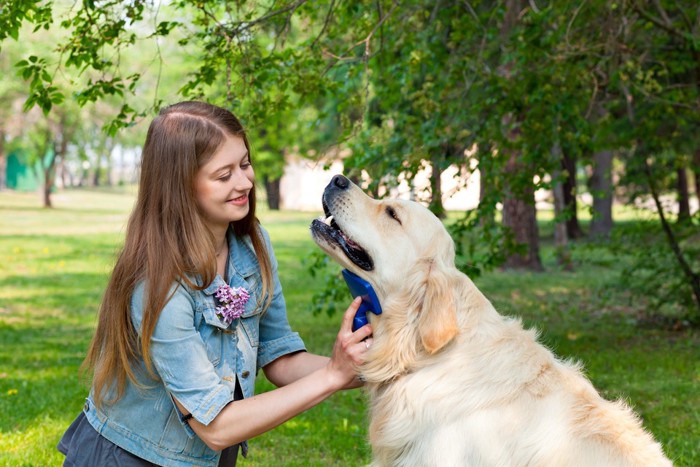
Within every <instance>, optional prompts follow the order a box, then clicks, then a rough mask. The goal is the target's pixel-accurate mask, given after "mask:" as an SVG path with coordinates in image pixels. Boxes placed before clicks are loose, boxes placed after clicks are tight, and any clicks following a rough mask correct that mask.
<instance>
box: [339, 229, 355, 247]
mask: <svg viewBox="0 0 700 467" xmlns="http://www.w3.org/2000/svg"><path fill="white" fill-rule="evenodd" d="M340 235H342V236H343V239H344V240H345V243H347V244H348V246H349V247H351V248H359V245H358V244H357V243H355V242H353V241H352V239H351V238H350V237H348V236H347V235H345V232H343V231H342V230H341V231H340Z"/></svg>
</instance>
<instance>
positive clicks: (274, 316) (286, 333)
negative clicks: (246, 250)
mask: <svg viewBox="0 0 700 467" xmlns="http://www.w3.org/2000/svg"><path fill="white" fill-rule="evenodd" d="M263 237H264V238H265V242H266V246H267V251H268V253H269V255H270V263H271V265H272V279H273V296H272V302H271V303H270V306H269V307H268V309H267V310H266V311H265V313H264V315H263V316H262V319H261V320H260V346H259V348H258V368H262V367H264V366H265V365H267V364H268V363H270V362H272V361H274V360H276V359H278V358H279V357H281V356H283V355H287V354H289V353H293V352H298V351H302V350H306V347H305V345H304V341H303V340H302V339H301V337H299V334H298V333H296V332H294V331H292V328H291V326H290V325H289V321H288V319H287V305H286V303H285V301H284V295H283V293H282V284H281V283H280V280H279V275H278V273H277V258H276V257H275V253H274V251H273V249H272V245H271V243H270V238H269V236H268V234H267V232H266V231H265V230H264V229H263Z"/></svg>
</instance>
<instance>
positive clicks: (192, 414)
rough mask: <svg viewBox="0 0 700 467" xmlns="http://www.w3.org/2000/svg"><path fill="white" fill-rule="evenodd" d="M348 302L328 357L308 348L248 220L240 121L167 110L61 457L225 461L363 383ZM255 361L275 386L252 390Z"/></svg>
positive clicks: (358, 335) (158, 124) (248, 179)
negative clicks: (86, 389)
mask: <svg viewBox="0 0 700 467" xmlns="http://www.w3.org/2000/svg"><path fill="white" fill-rule="evenodd" d="M358 306H359V299H358V300H355V301H353V303H352V304H351V305H350V307H349V308H348V309H347V311H346V312H345V315H344V316H343V320H342V324H341V327H340V331H339V333H338V336H337V338H336V342H335V345H334V348H333V352H332V356H331V357H330V358H327V357H322V356H319V355H314V354H311V353H308V352H306V351H305V348H304V344H303V342H302V340H301V339H300V338H299V336H298V334H296V333H295V332H292V330H291V329H290V326H289V324H288V322H287V316H286V306H285V302H284V297H283V295H282V288H281V285H280V281H279V278H278V276H277V262H276V260H275V256H274V253H273V251H272V247H271V245H270V240H269V237H268V235H267V232H266V231H265V230H264V229H263V228H262V227H261V226H260V224H259V223H258V221H257V219H256V217H255V184H254V174H253V166H252V164H251V157H250V146H249V144H248V140H247V138H246V135H245V132H244V130H243V128H242V126H241V124H240V122H239V121H238V119H237V118H236V117H235V116H234V115H232V114H231V113H230V112H228V111H227V110H224V109H222V108H219V107H216V106H213V105H209V104H206V103H202V102H183V103H179V104H175V105H173V106H170V107H168V108H165V109H163V110H162V111H161V112H160V115H158V116H157V117H156V118H155V119H154V121H153V122H152V123H151V126H150V128H149V130H148V135H147V137H146V142H145V145H144V148H143V157H142V166H141V179H140V184H139V194H138V198H137V201H136V205H135V207H134V210H133V213H132V214H131V218H130V220H129V224H128V227H127V232H126V239H125V244H124V248H123V250H122V252H121V254H120V256H119V258H118V260H117V263H116V265H115V268H114V271H113V273H112V276H111V278H110V281H109V284H108V286H107V289H106V291H105V295H104V298H103V301H102V306H101V308H100V313H99V321H98V325H97V330H96V333H95V336H94V338H93V340H92V344H91V346H90V349H89V352H88V355H87V358H86V360H85V364H84V365H85V368H86V369H87V370H89V371H90V372H91V373H92V389H91V391H90V395H89V397H88V398H87V402H86V403H85V407H84V410H83V412H82V413H81V414H80V415H79V416H78V418H77V419H76V420H75V421H74V422H73V424H72V425H71V426H70V428H69V429H68V430H67V431H66V433H65V434H64V436H63V438H62V439H61V442H60V443H59V450H60V451H61V452H63V453H64V454H66V461H65V464H64V465H68V466H73V465H75V466H96V465H100V466H106V465H130V466H131V465H152V464H156V465H175V466H178V465H181V466H191V465H201V466H217V465H234V464H235V461H236V458H237V454H238V449H239V446H240V447H241V448H242V451H243V454H244V455H245V453H246V451H247V444H246V442H245V440H247V439H249V438H252V437H254V436H256V435H259V434H261V433H263V432H265V431H268V430H270V429H271V428H273V427H275V426H278V425H280V424H282V423H283V422H285V421H286V420H289V419H290V418H292V417H294V416H295V415H297V414H299V413H301V412H303V411H304V410H306V409H309V408H310V407H313V406H314V405H316V404H318V403H320V402H321V401H323V400H324V399H326V398H327V397H329V396H330V395H332V394H333V393H335V392H336V391H338V390H341V389H348V388H354V387H358V386H360V385H361V383H360V382H359V381H358V380H357V378H356V368H357V365H359V364H361V363H362V361H363V358H364V354H365V352H366V351H367V349H368V348H369V345H370V343H371V337H370V336H371V332H372V331H371V328H370V326H365V327H363V328H360V329H358V330H357V331H356V332H354V333H353V332H352V330H351V326H352V318H353V315H354V313H355V311H356V310H357V308H358ZM261 368H262V369H263V371H264V372H265V376H267V378H268V379H269V380H270V381H271V382H272V383H274V384H275V385H276V386H278V389H275V390H273V391H270V392H266V393H263V394H259V395H254V384H255V375H256V373H257V370H258V369H261Z"/></svg>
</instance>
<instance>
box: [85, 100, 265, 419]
mask: <svg viewBox="0 0 700 467" xmlns="http://www.w3.org/2000/svg"><path fill="white" fill-rule="evenodd" d="M225 135H231V136H237V137H240V138H242V139H243V141H244V143H245V146H246V148H247V149H248V153H249V154H250V145H249V144H248V139H247V138H246V134H245V131H244V129H243V126H242V125H241V123H240V121H239V120H238V119H237V118H236V117H235V116H234V115H233V114H232V113H231V112H229V111H227V110H225V109H222V108H220V107H216V106H213V105H210V104H206V103H203V102H181V103H179V104H174V105H172V106H170V107H166V108H164V109H163V110H161V112H160V114H159V115H158V116H157V117H156V118H155V119H154V120H153V122H152V123H151V125H150V127H149V129H148V134H147V136H146V142H145V144H144V147H143V153H142V163H141V177H140V181H139V193H138V196H137V199H136V204H135V206H134V210H133V212H132V213H131V217H130V218H129V223H128V225H127V230H126V238H125V242H124V248H123V249H122V251H121V253H120V254H119V256H118V258H117V262H116V265H115V267H114V271H113V272H112V275H111V277H110V280H109V283H108V285H107V289H106V291H105V294H104V297H103V300H102V305H101V307H100V313H99V320H98V324H97V330H96V332H95V336H94V337H93V339H92V342H91V344H90V348H89V350H88V354H87V357H86V359H85V361H84V362H83V367H82V368H83V370H84V371H87V372H90V371H91V372H92V385H93V397H94V400H95V403H96V404H98V405H100V404H101V403H102V402H107V403H111V402H115V401H117V400H118V399H119V398H120V397H121V396H122V395H123V394H124V389H125V387H126V383H127V378H128V379H129V380H130V381H132V382H133V383H135V384H138V383H137V378H136V373H135V369H136V368H137V366H138V362H139V360H140V359H143V362H144V364H145V368H146V370H147V371H148V372H149V374H151V375H152V376H154V372H153V367H152V364H151V359H150V340H151V336H152V335H153V330H154V328H155V326H156V323H157V322H158V317H159V315H160V313H161V310H162V309H163V307H164V306H165V304H166V302H167V301H168V299H169V298H170V294H172V292H173V290H174V289H173V284H174V283H176V282H178V281H179V282H182V283H185V284H187V285H188V286H189V287H192V288H195V289H199V290H201V289H203V288H205V287H207V286H208V285H209V284H210V283H211V282H212V281H213V280H214V278H215V277H216V248H215V245H214V238H213V235H212V233H211V232H210V230H209V229H208V228H207V227H206V225H205V223H204V221H203V217H202V215H201V213H200V210H199V207H198V205H197V202H196V198H195V184H194V180H195V176H196V174H197V171H198V170H199V168H200V167H201V166H202V165H204V164H206V163H207V161H208V160H209V159H210V158H211V157H212V156H213V155H214V153H215V152H216V150H217V149H218V148H219V146H221V144H222V143H223V142H224V140H225ZM249 203H250V209H249V212H248V215H247V216H246V217H245V218H243V219H241V220H240V221H236V222H233V223H232V225H233V229H234V232H235V234H236V235H238V236H242V235H249V236H250V239H251V240H252V244H253V248H254V249H255V253H256V256H257V258H258V262H259V264H260V270H261V273H262V294H261V297H266V299H265V300H262V298H261V300H260V302H259V304H258V306H262V307H263V308H265V307H266V306H267V305H268V304H269V301H270V299H271V296H272V293H271V287H272V286H271V284H272V267H271V264H270V259H269V256H268V252H267V251H266V248H265V241H264V239H263V237H262V234H261V232H260V229H259V226H258V220H257V218H256V217H255V187H253V189H252V190H251V191H250V194H249ZM194 278H199V280H198V281H197V282H198V283H195V281H193V279H194ZM142 280H143V281H145V287H146V289H145V297H144V304H143V321H142V324H141V333H140V338H139V334H138V333H137V331H136V329H135V328H134V325H133V323H132V320H131V312H130V302H131V296H132V294H133V292H134V288H135V286H136V285H137V283H139V282H140V281H142ZM107 394H109V397H107Z"/></svg>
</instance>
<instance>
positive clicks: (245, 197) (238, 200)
mask: <svg viewBox="0 0 700 467" xmlns="http://www.w3.org/2000/svg"><path fill="white" fill-rule="evenodd" d="M228 202H229V203H231V204H235V205H236V206H245V205H246V204H248V195H243V196H239V197H238V198H231V199H230V200H228Z"/></svg>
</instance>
